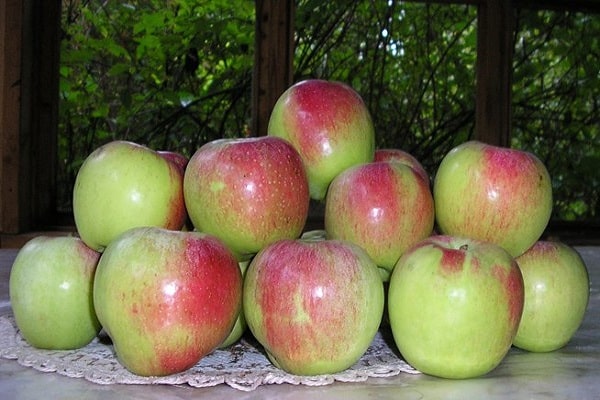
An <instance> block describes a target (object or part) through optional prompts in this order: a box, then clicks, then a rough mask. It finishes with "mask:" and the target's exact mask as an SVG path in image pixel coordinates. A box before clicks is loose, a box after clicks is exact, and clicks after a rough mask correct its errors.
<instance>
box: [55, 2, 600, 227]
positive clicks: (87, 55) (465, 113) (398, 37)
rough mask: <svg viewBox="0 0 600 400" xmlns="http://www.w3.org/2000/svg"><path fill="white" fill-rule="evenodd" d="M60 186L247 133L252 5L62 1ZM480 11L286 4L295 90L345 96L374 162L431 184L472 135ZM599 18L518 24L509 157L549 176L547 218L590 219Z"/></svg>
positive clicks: (66, 198) (596, 151)
mask: <svg viewBox="0 0 600 400" xmlns="http://www.w3.org/2000/svg"><path fill="white" fill-rule="evenodd" d="M62 25H63V30H64V38H63V40H62V52H61V57H62V59H61V67H60V74H61V83H60V96H61V104H60V136H59V146H60V149H59V159H60V160H61V168H60V176H59V180H60V182H61V187H63V188H65V189H66V191H65V192H64V193H62V194H61V199H59V202H60V203H61V204H63V205H64V208H66V209H68V208H69V207H70V196H71V195H70V189H69V188H71V187H72V184H73V182H74V179H75V174H76V173H77V170H78V168H79V165H80V164H81V162H82V161H83V159H84V158H85V157H86V156H87V154H89V153H90V152H91V151H92V150H93V149H94V148H96V147H97V146H99V145H100V144H102V143H104V142H107V141H109V140H113V139H127V140H133V141H136V142H140V143H145V144H147V145H149V146H151V147H152V148H155V149H171V150H178V151H180V152H182V153H184V154H186V155H191V154H192V153H193V152H194V151H195V150H196V148H197V147H199V146H200V145H202V144H203V143H205V142H207V141H210V140H213V139H216V138H220V137H234V136H242V135H247V134H248V126H249V124H250V114H251V112H250V101H251V99H250V93H251V76H252V68H253V58H254V55H253V52H254V2H253V1H251V0H241V1H237V2H230V1H225V0H218V1H215V0H169V1H166V2H165V1H159V0H146V1H140V0H135V1H129V2H103V1H97V0H87V1H82V0H63V21H62ZM476 28H477V8H476V7H474V6H467V5H451V4H435V3H433V4H431V3H415V2H401V1H397V0H389V1H377V2H376V1H352V0H339V1H335V2H324V1H321V0H298V1H297V9H296V26H295V32H296V35H295V46H296V48H295V51H296V55H295V60H294V70H295V80H296V81H298V80H301V79H305V78H323V79H332V80H340V81H344V82H347V83H349V84H350V85H351V86H352V87H354V88H355V89H356V90H357V91H358V92H359V93H360V94H361V95H362V96H363V98H364V99H365V102H366V103H367V105H368V107H369V109H370V110H371V113H372V114H373V116H374V121H375V125H376V129H377V131H376V132H377V140H378V146H379V147H398V148H402V149H404V150H407V151H409V152H411V153H412V154H414V155H415V156H416V157H417V158H419V159H420V160H421V161H422V162H423V164H424V165H425V167H426V168H427V169H428V170H429V172H430V173H432V174H434V173H435V169H436V167H437V165H438V164H439V161H440V160H441V158H442V157H443V155H444V154H445V153H446V152H447V151H448V150H450V149H451V148H452V147H454V146H455V145H457V144H458V143H461V142H463V141H465V140H468V139H470V138H471V137H472V134H473V131H474V123H475V122H474V119H475V63H476V56H477V54H476V39H477V29H476ZM599 31H600V16H597V15H593V16H592V15H584V14H576V13H562V12H551V11H527V12H525V11H519V13H518V24H517V30H516V33H515V57H514V71H513V82H514V86H513V100H514V110H513V116H514V118H513V123H514V124H513V128H514V129H513V137H512V146H514V147H519V148H523V149H526V150H529V151H532V152H534V153H535V154H537V155H538V156H539V157H540V158H541V159H542V160H543V161H544V162H545V163H546V165H547V166H548V169H549V171H550V174H551V175H552V178H553V184H554V192H555V215H554V217H555V218H557V219H562V220H574V219H588V220H591V219H595V220H598V218H600V210H599V207H600V202H599V200H598V192H599V190H598V184H599V182H598V181H599V178H598V177H599V174H598V172H597V171H598V168H599V167H600V144H599V140H598V130H599V129H600V124H599V119H600V113H599V111H598V100H597V95H596V93H598V91H599V89H600V80H599V78H600V75H599V74H598V65H600V63H599V61H600V60H599V59H598V58H599V57H600V39H598V38H599V37H600V35H598V33H599Z"/></svg>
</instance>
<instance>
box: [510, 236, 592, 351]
mask: <svg viewBox="0 0 600 400" xmlns="http://www.w3.org/2000/svg"><path fill="white" fill-rule="evenodd" d="M516 261H517V263H518V264H519V267H520V268H521V273H522V274H523V281H524V283H525V305H524V308H523V317H522V318H521V323H520V324H519V329H518V330H517V336H516V337H515V340H514V342H513V344H514V345H515V346H516V347H519V348H521V349H524V350H529V351H534V352H546V351H554V350H557V349H559V348H561V347H563V346H564V345H566V344H567V343H568V342H569V340H570V339H571V337H573V335H574V334H575V332H576V331H577V329H578V328H579V326H580V325H581V322H582V321H583V317H584V315H585V310H586V308H587V305H588V301H589V297H590V282H589V276H588V271H587V268H586V266H585V263H584V262H583V259H582V258H581V256H580V255H579V253H577V251H575V249H573V248H572V247H570V246H568V245H566V244H563V243H558V242H549V241H538V242H536V243H535V244H534V245H533V246H532V247H531V248H530V249H529V250H527V251H526V252H525V253H524V254H523V255H521V256H519V257H517V259H516Z"/></svg>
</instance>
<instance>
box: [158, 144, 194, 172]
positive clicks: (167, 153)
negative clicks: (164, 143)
mask: <svg viewBox="0 0 600 400" xmlns="http://www.w3.org/2000/svg"><path fill="white" fill-rule="evenodd" d="M157 153H158V154H159V155H160V156H161V157H163V158H165V159H166V160H168V161H169V162H171V163H173V164H174V165H175V166H176V167H177V168H178V170H179V172H181V176H182V177H183V175H184V173H185V168H186V167H187V164H188V162H189V159H188V158H187V157H186V156H184V155H183V154H181V153H179V152H176V151H171V150H158V151H157Z"/></svg>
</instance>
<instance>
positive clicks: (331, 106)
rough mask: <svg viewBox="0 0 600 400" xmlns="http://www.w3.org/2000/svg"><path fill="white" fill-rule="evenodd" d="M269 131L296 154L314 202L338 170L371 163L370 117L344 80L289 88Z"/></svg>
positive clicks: (277, 105) (372, 137)
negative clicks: (285, 141) (287, 142)
mask: <svg viewBox="0 0 600 400" xmlns="http://www.w3.org/2000/svg"><path fill="white" fill-rule="evenodd" d="M267 132H268V134H269V135H270V136H279V137H282V138H284V139H286V140H288V141H289V142H290V143H291V144H292V145H293V146H294V147H295V148H296V150H298V153H300V157H302V161H303V162H304V166H305V167H306V173H307V175H308V183H309V187H310V196H311V198H313V199H315V200H323V199H324V198H325V194H326V193H327V188H328V186H329V183H330V182H331V181H332V180H333V178H335V177H336V176H337V175H338V174H339V173H340V172H342V171H343V170H345V169H346V168H348V167H351V166H353V165H357V164H362V163H365V162H370V161H373V157H374V151H375V128H374V126H373V121H372V120H371V115H370V114H369V111H368V109H367V106H366V105H365V103H364V102H363V100H362V98H361V97H360V95H359V94H358V93H357V92H356V91H355V90H354V89H352V88H351V87H350V86H348V85H346V84H344V83H341V82H333V81H326V80H320V79H309V80H305V81H302V82H298V83H296V84H294V85H292V86H291V87H289V88H288V89H287V90H286V91H285V92H284V93H283V94H282V95H281V96H280V97H279V99H278V100H277V102H276V103H275V106H274V107H273V111H272V112H271V116H270V118H269V125H268V128H267Z"/></svg>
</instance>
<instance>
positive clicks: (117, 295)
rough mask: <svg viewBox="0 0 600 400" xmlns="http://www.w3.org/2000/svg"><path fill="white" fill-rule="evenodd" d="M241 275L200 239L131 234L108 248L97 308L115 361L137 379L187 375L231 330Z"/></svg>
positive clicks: (151, 231)
mask: <svg viewBox="0 0 600 400" xmlns="http://www.w3.org/2000/svg"><path fill="white" fill-rule="evenodd" d="M241 300H242V275H241V272H240V268H239V266H238V263H237V260H236V259H235V257H234V255H233V254H232V253H231V251H230V250H229V249H228V248H227V247H226V246H225V245H224V244H223V243H222V242H221V241H220V240H218V239H217V238H215V237H214V236H210V235H207V234H203V233H199V232H184V231H175V230H169V229H164V228H157V227H139V228H132V229H130V230H127V231H125V232H123V233H122V234H121V235H119V236H118V237H117V238H116V239H114V240H113V241H112V242H110V244H109V245H108V246H107V247H106V249H105V250H104V252H103V253H102V256H101V258H100V261H99V263H98V267H97V270H96V277H95V279H94V308H95V310H96V314H97V316H98V320H99V321H100V323H101V324H102V326H103V328H104V330H105V331H106V333H107V334H108V336H109V337H110V338H111V339H112V342H113V344H114V350H115V353H116V355H117V358H118V360H119V361H120V362H121V363H122V364H123V366H125V367H126V368H127V369H128V370H129V371H131V372H132V373H134V374H137V375H142V376H164V375H170V374H174V373H178V372H182V371H185V370H187V369H189V368H190V367H192V366H193V365H195V364H196V363H197V362H198V361H199V360H200V359H201V358H202V357H204V356H205V355H206V354H208V353H210V352H212V351H213V350H215V349H216V348H217V347H218V346H219V345H220V344H221V343H222V342H223V341H224V340H225V338H226V337H227V335H228V334H229V332H231V328H232V327H233V324H234V323H235V319H236V317H237V315H238V313H239V310H240V307H241Z"/></svg>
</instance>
